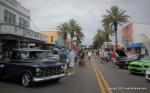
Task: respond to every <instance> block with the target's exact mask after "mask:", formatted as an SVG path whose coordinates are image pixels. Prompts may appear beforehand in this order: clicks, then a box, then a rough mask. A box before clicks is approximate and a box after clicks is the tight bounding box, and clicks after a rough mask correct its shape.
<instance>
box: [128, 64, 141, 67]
mask: <svg viewBox="0 0 150 93" xmlns="http://www.w3.org/2000/svg"><path fill="white" fill-rule="evenodd" d="M130 66H131V67H136V68H141V66H140V65H137V64H130Z"/></svg>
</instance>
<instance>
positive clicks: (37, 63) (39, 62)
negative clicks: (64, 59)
mask: <svg viewBox="0 0 150 93" xmlns="http://www.w3.org/2000/svg"><path fill="white" fill-rule="evenodd" d="M13 64H16V65H24V66H32V67H42V68H47V67H56V66H62V65H63V64H62V63H58V62H57V61H56V60H52V59H49V58H44V59H26V60H21V61H20V62H19V61H18V62H13Z"/></svg>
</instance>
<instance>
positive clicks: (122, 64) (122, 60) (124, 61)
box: [116, 54, 140, 68]
mask: <svg viewBox="0 0 150 93" xmlns="http://www.w3.org/2000/svg"><path fill="white" fill-rule="evenodd" d="M136 60H140V55H135V54H130V55H127V56H126V57H125V56H123V57H121V58H118V59H117V62H116V65H118V66H119V68H124V67H126V68H127V67H128V65H129V63H130V62H132V61H136Z"/></svg>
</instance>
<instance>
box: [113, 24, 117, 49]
mask: <svg viewBox="0 0 150 93" xmlns="http://www.w3.org/2000/svg"><path fill="white" fill-rule="evenodd" d="M117 27H118V23H117V22H114V28H115V49H118V36H117Z"/></svg>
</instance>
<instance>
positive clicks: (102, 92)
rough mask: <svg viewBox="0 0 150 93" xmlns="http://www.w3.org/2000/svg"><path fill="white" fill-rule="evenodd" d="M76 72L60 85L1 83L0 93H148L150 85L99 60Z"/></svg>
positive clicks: (49, 82)
mask: <svg viewBox="0 0 150 93" xmlns="http://www.w3.org/2000/svg"><path fill="white" fill-rule="evenodd" d="M75 70H76V71H75V72H76V73H75V75H71V76H66V77H64V78H62V79H61V80H60V81H59V82H53V81H46V82H41V83H37V84H36V85H35V86H34V87H31V88H24V87H22V86H21V85H20V84H18V83H16V82H10V81H7V80H5V81H0V93H150V90H149V89H150V82H148V81H147V80H146V79H145V77H144V76H143V75H136V74H130V73H129V72H128V71H127V69H119V68H117V67H112V65H111V64H107V63H104V64H101V63H100V60H93V61H91V62H89V61H86V67H85V68H79V67H78V64H76V67H75Z"/></svg>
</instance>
